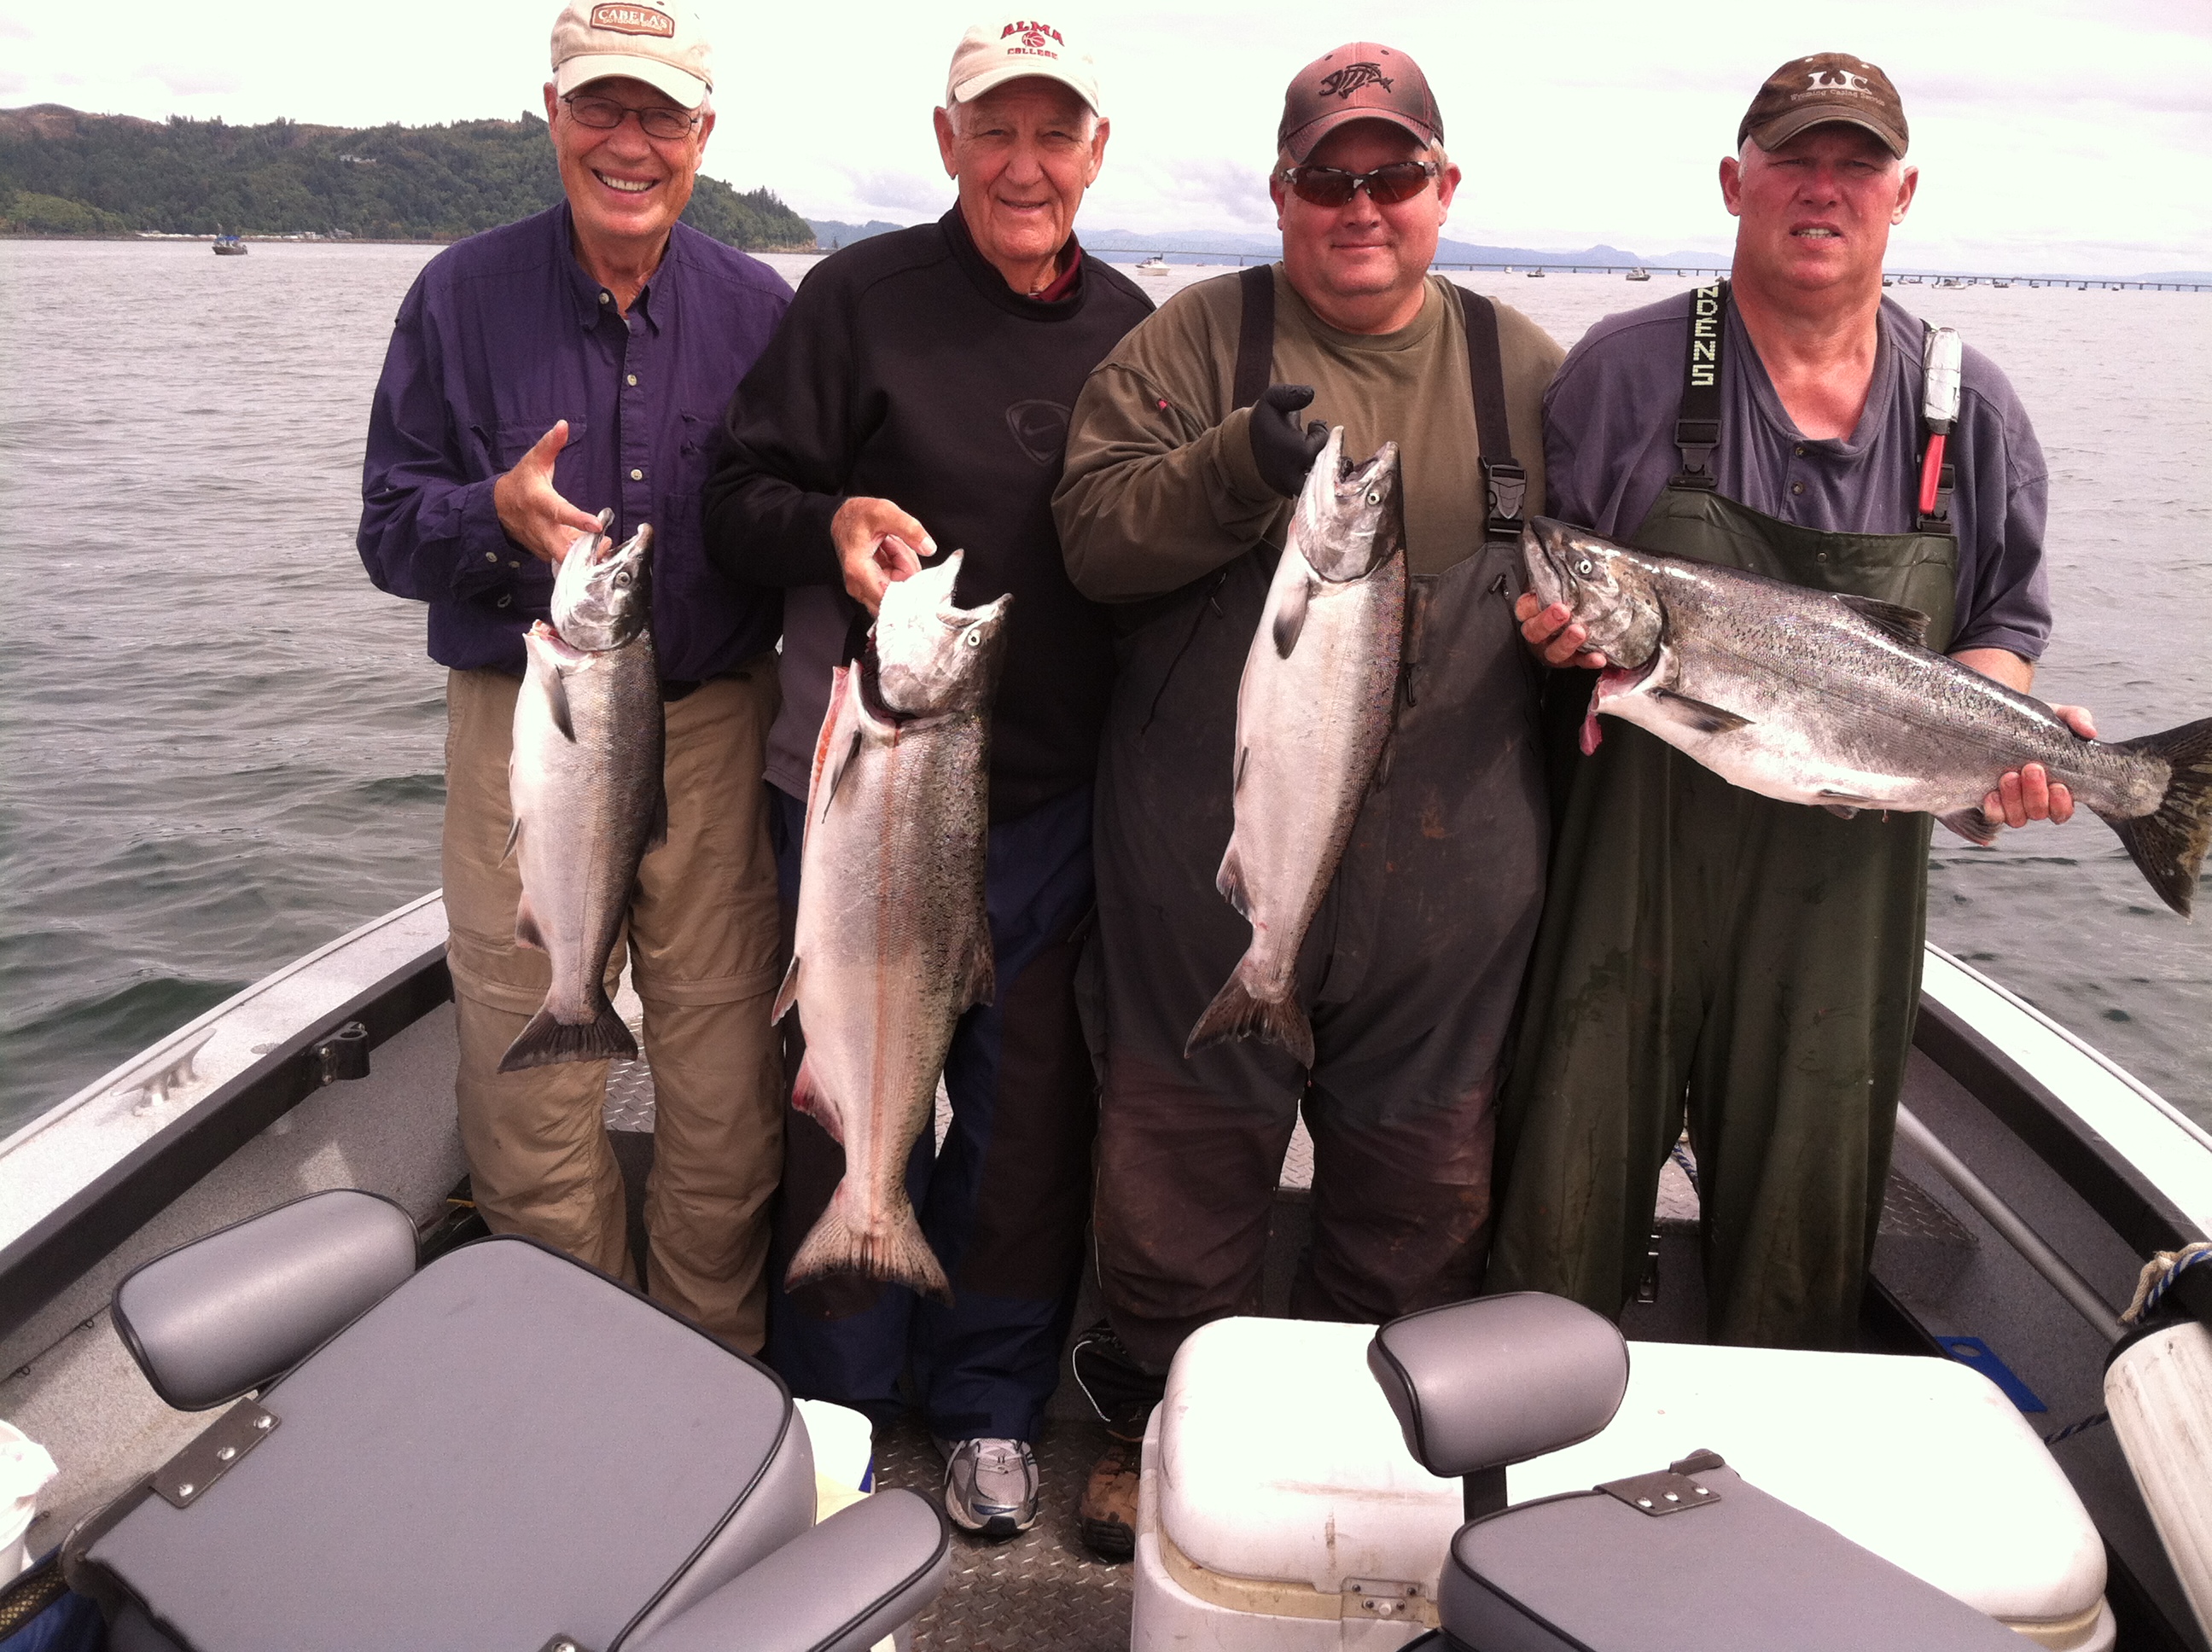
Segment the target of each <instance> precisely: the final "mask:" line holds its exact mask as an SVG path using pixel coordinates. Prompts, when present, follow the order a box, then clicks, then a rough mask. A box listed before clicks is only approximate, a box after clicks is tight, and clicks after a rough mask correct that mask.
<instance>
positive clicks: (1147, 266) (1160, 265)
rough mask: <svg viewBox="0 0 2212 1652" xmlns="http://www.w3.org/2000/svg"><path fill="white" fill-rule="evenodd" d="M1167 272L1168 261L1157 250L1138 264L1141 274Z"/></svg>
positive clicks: (1158, 274)
mask: <svg viewBox="0 0 2212 1652" xmlns="http://www.w3.org/2000/svg"><path fill="white" fill-rule="evenodd" d="M1167 272H1168V261H1167V260H1166V259H1165V258H1162V257H1161V256H1160V255H1159V254H1158V253H1157V252H1155V253H1153V254H1152V257H1150V258H1146V260H1145V261H1144V262H1143V263H1142V264H1139V265H1138V266H1137V273H1138V274H1139V275H1140V276H1164V275H1165V274H1167Z"/></svg>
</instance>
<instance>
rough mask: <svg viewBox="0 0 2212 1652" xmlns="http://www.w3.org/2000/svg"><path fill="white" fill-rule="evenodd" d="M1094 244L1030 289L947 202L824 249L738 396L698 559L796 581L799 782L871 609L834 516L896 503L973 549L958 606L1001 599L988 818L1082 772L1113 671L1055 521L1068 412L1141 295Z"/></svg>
mask: <svg viewBox="0 0 2212 1652" xmlns="http://www.w3.org/2000/svg"><path fill="white" fill-rule="evenodd" d="M1151 310H1152V301H1150V300H1149V299H1147V298H1146V296H1145V295H1144V294H1143V293H1142V292H1141V291H1139V288H1137V286H1136V284H1135V283H1134V282H1132V281H1130V280H1129V278H1128V277H1127V276H1124V275H1122V274H1121V272H1120V271H1119V270H1115V269H1113V268H1112V267H1111V266H1109V265H1108V264H1103V263H1102V262H1100V261H1098V260H1097V259H1093V258H1085V259H1083V261H1082V265H1081V276H1080V279H1079V282H1077V284H1076V288H1075V290H1074V291H1073V293H1072V294H1071V295H1068V296H1067V297H1066V298H1063V299H1060V300H1058V301H1042V300H1038V299H1032V298H1028V297H1025V296H1024V295H1021V294H1019V293H1017V292H1015V291H1014V290H1013V289H1012V288H1009V287H1008V286H1007V285H1006V281H1005V279H1004V277H1002V276H1000V274H999V272H998V271H997V270H995V269H994V268H993V267H992V266H991V265H990V264H988V263H987V262H986V261H985V259H984V258H983V256H982V254H981V252H978V251H977V250H976V247H975V242H974V240H972V239H970V237H969V234H968V228H967V225H966V223H965V222H963V219H962V217H961V216H960V209H959V208H958V207H957V206H956V207H954V208H953V209H952V210H951V211H950V212H948V213H946V214H945V216H944V217H942V218H941V219H939V221H938V222H935V223H933V224H922V225H918V226H916V227H915V228H912V229H903V230H900V231H898V232H897V233H896V234H889V235H878V236H874V237H872V238H871V239H869V240H865V241H861V242H859V243H857V244H855V245H854V246H849V247H847V248H846V249H845V250H844V251H843V252H838V253H836V254H834V255H832V256H831V257H829V258H825V259H823V261H822V262H821V263H820V264H817V265H816V266H815V268H814V269H813V270H812V271H811V273H810V274H809V275H808V276H807V277H806V279H805V282H803V283H802V284H801V286H800V287H799V295H798V297H797V298H795V299H794V300H793V301H792V305H791V307H790V309H789V310H788V311H787V313H785V316H784V319H783V322H782V325H781V327H780V328H779V330H778V331H777V332H776V335H775V338H774V340H773V341H771V342H770V343H769V347H768V349H767V350H766V351H765V352H764V353H763V355H761V357H760V359H759V361H757V362H756V363H755V364H754V366H753V368H752V370H751V371H750V373H748V374H746V375H745V378H744V383H743V384H741V385H739V386H738V393H737V395H736V397H735V398H733V399H732V402H731V404H730V410H729V415H728V417H727V420H726V424H725V429H724V436H725V443H724V448H723V452H722V454H721V457H720V461H719V462H718V464H717V465H716V466H715V469H714V474H713V476H712V477H710V478H709V479H708V483H707V490H706V537H707V554H708V557H709V558H710V560H712V561H713V562H714V563H715V564H716V565H717V566H718V567H720V568H721V569H722V570H723V571H724V572H725V573H726V574H729V575H730V576H731V577H732V578H733V579H737V580H744V581H746V582H748V583H750V584H754V585H766V586H786V587H788V588H789V589H788V594H787V596H786V598H785V600H784V635H783V671H782V676H783V710H782V712H781V714H780V715H779V716H778V718H777V719H776V723H775V729H774V731H773V732H771V733H770V735H769V763H768V777H769V780H771V781H772V782H774V783H775V785H776V786H778V787H781V788H782V789H783V790H785V791H786V792H788V793H791V794H792V795H793V796H794V797H800V798H803V797H805V795H806V786H807V775H808V772H809V769H810V768H811V763H812V760H813V754H814V744H815V740H816V738H817V735H818V734H819V733H820V731H821V726H822V717H823V711H824V709H825V708H826V707H827V706H828V703H829V673H830V671H831V669H832V668H833V667H835V666H836V665H840V664H842V663H843V662H844V661H845V660H846V659H848V657H849V649H850V647H851V645H852V644H853V643H854V642H857V641H858V639H859V637H860V635H861V631H862V622H863V621H864V620H865V617H866V616H865V614H864V611H863V610H861V608H860V604H857V603H855V602H854V600H853V599H852V598H850V597H848V596H847V595H846V594H845V590H844V581H843V577H842V574H841V572H840V570H839V568H838V565H837V556H836V550H835V549H834V547H833V546H832V545H831V544H830V539H829V520H830V518H831V517H833V516H834V515H836V511H837V507H838V506H840V505H841V504H842V503H843V502H844V501H846V500H847V499H848V498H854V497H875V498H882V499H888V500H890V501H893V502H894V503H896V505H898V506H899V507H900V508H902V510H904V511H906V512H907V513H909V514H910V515H912V516H914V517H915V518H917V519H919V520H920V521H921V524H922V525H923V526H924V527H925V528H927V529H928V531H929V533H930V536H931V537H932V538H934V539H935V540H936V541H937V544H938V548H939V550H940V551H941V552H949V551H951V550H965V551H966V552H967V556H966V558H965V560H964V561H963V563H962V565H961V569H960V583H959V589H958V590H957V592H956V593H955V600H956V601H957V602H958V603H959V604H961V606H963V607H973V606H975V604H979V603H985V602H989V601H991V600H992V599H993V598H996V597H998V596H1000V594H1001V593H1003V592H1012V593H1013V597H1014V603H1013V609H1012V614H1011V615H1010V616H1009V620H1008V630H1007V641H1006V668H1005V673H1004V675H1003V677H1001V678H1000V685H999V697H998V703H997V706H996V708H995V709H994V714H993V718H992V724H991V818H992V819H993V820H994V822H995V821H1002V820H1012V819H1014V818H1016V817H1019V816H1022V815H1024V814H1027V813H1028V812H1030V811H1031V810H1033V809H1035V808H1036V807H1038V806H1039V805H1042V804H1044V803H1048V802H1049V801H1051V800H1052V799H1054V798H1057V797H1060V796H1063V795H1065V794H1066V793H1068V792H1071V791H1073V790H1074V789H1075V787H1079V786H1083V785H1086V784H1088V783H1089V782H1090V780H1091V774H1092V771H1093V770H1094V768H1096V767H1097V756H1098V732H1099V727H1100V725H1101V723H1102V721H1103V719H1104V717H1105V713H1106V701H1107V695H1108V691H1109V688H1110V686H1111V683H1112V678H1113V671H1114V652H1113V642H1112V637H1111V633H1110V631H1109V626H1108V622H1107V618H1106V610H1104V609H1103V608H1100V607H1098V606H1097V604H1093V603H1091V602H1090V601H1088V600H1087V599H1086V598H1084V597H1083V596H1081V595H1080V594H1079V593H1078V592H1077V591H1076V589H1075V587H1074V586H1072V585H1071V584H1069V583H1068V579H1067V572H1066V568H1065V566H1064V565H1063V563H1062V562H1061V560H1060V537H1059V534H1058V532H1057V531H1056V530H1055V529H1054V526H1053V519H1052V493H1053V489H1054V486H1055V485H1056V484H1057V483H1058V482H1059V480H1060V452H1061V448H1062V446H1064V445H1065V442H1066V435H1067V420H1068V413H1069V410H1071V409H1072V408H1073V406H1074V405H1075V398H1076V396H1077V394H1078V392H1080V391H1081V390H1082V388H1083V382H1084V380H1085V379H1086V378H1088V377H1089V376H1090V373H1091V368H1092V367H1096V366H1097V364H1098V362H1099V361H1102V360H1103V359H1104V357H1105V355H1106V354H1107V352H1108V351H1109V350H1110V349H1113V348H1114V346H1115V344H1117V343H1120V342H1121V337H1122V335H1123V334H1125V333H1127V331H1129V329H1130V328H1132V327H1133V326H1134V325H1136V324H1137V323H1138V322H1139V321H1140V320H1142V319H1144V318H1145V317H1146V315H1147V314H1148V313H1151Z"/></svg>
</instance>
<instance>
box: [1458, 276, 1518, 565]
mask: <svg viewBox="0 0 2212 1652" xmlns="http://www.w3.org/2000/svg"><path fill="white" fill-rule="evenodd" d="M1459 301H1460V307H1461V308H1462V310H1464V311H1465V312H1466V313H1467V376H1468V384H1469V385H1471V386H1473V387H1474V435H1475V448H1476V451H1477V452H1479V453H1480V455H1481V459H1480V464H1481V465H1482V496H1483V500H1484V506H1483V509H1484V518H1483V524H1482V538H1483V541H1484V543H1485V544H1493V545H1495V544H1506V545H1518V544H1520V543H1521V512H1522V502H1523V501H1524V500H1525V499H1526V498H1527V496H1528V471H1525V470H1523V469H1522V467H1521V465H1519V464H1518V463H1517V462H1516V460H1515V459H1514V457H1513V436H1512V433H1511V431H1510V429H1509V428H1507V425H1506V420H1505V367H1504V355H1503V353H1502V352H1501V351H1500V349H1499V348H1498V307H1497V306H1496V305H1494V304H1492V302H1491V301H1489V300H1488V299H1486V298H1485V297H1484V296H1483V295H1481V294H1480V293H1471V292H1469V291H1468V289H1467V288H1464V287H1462V288H1459Z"/></svg>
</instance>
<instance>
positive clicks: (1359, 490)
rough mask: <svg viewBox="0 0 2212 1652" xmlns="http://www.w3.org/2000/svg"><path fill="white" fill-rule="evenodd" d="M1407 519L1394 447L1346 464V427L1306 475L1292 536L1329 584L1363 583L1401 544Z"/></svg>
mask: <svg viewBox="0 0 2212 1652" xmlns="http://www.w3.org/2000/svg"><path fill="white" fill-rule="evenodd" d="M1405 521H1406V513H1405V507H1404V504H1403V501H1401V498H1400V495H1399V489H1398V444H1397V443H1396V442H1395V441H1386V442H1384V443H1383V445H1382V446H1380V447H1378V448H1376V450H1375V452H1373V453H1372V454H1371V455H1370V456H1369V457H1368V458H1366V459H1348V458H1346V456H1345V452H1344V427H1343V426H1342V425H1337V426H1336V427H1334V428H1332V429H1331V430H1330V431H1329V433H1328V445H1327V446H1324V447H1323V448H1322V450H1321V456H1320V457H1319V458H1318V459H1315V460H1314V465H1313V469H1312V470H1310V471H1307V472H1306V485H1305V486H1304V489H1301V490H1300V491H1299V494H1298V508H1297V516H1296V517H1295V518H1294V519H1293V520H1292V522H1291V533H1292V534H1293V536H1295V538H1296V539H1297V547H1298V550H1299V553H1300V554H1301V555H1302V556H1304V558H1305V559H1306V565H1307V566H1308V567H1310V568H1312V569H1313V571H1314V572H1315V573H1316V574H1320V575H1321V577H1322V579H1324V580H1328V581H1330V582H1331V583H1332V584H1337V585H1342V584H1344V583H1346V582H1347V581H1349V580H1360V579H1364V578H1366V576H1367V575H1368V574H1370V573H1371V572H1373V571H1374V570H1375V569H1376V568H1378V567H1380V566H1381V565H1382V564H1383V563H1384V562H1388V561H1389V559H1390V556H1392V554H1393V553H1394V552H1395V551H1396V550H1398V548H1399V547H1400V546H1401V544H1404V543H1405V538H1406V528H1405Z"/></svg>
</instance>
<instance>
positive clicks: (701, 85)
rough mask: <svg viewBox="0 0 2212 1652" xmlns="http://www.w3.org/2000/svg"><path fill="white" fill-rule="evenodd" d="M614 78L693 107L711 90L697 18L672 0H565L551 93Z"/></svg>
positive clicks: (710, 56)
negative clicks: (637, 82)
mask: <svg viewBox="0 0 2212 1652" xmlns="http://www.w3.org/2000/svg"><path fill="white" fill-rule="evenodd" d="M618 75H619V76H626V77H628V78H629V79H630V80H636V81H643V82H645V83H646V84H647V86H650V87H651V88H653V90H655V91H656V92H662V93H665V94H667V95H668V96H669V97H671V98H673V99H674V100H676V101H677V102H678V103H679V104H681V105H682V106H684V108H686V109H696V108H697V107H698V106H700V105H701V104H702V103H704V102H705V101H706V100H707V94H708V93H709V92H712V91H713V90H714V48H713V47H712V46H708V44H707V37H706V35H705V34H704V33H702V31H701V29H700V27H699V17H698V14H697V13H696V12H694V11H693V10H692V9H691V8H690V7H689V6H684V5H678V3H676V0H569V3H568V5H566V6H564V7H562V10H561V15H560V16H559V17H557V18H556V19H555V20H554V23H553V87H554V90H555V91H556V92H557V93H558V94H560V95H561V96H562V97H564V98H565V97H567V96H568V94H569V93H571V92H573V91H574V90H575V89H576V88H578V87H580V86H588V85H589V84H590V83H591V82H593V81H597V80H606V79H608V78H610V77H611V76H618Z"/></svg>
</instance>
